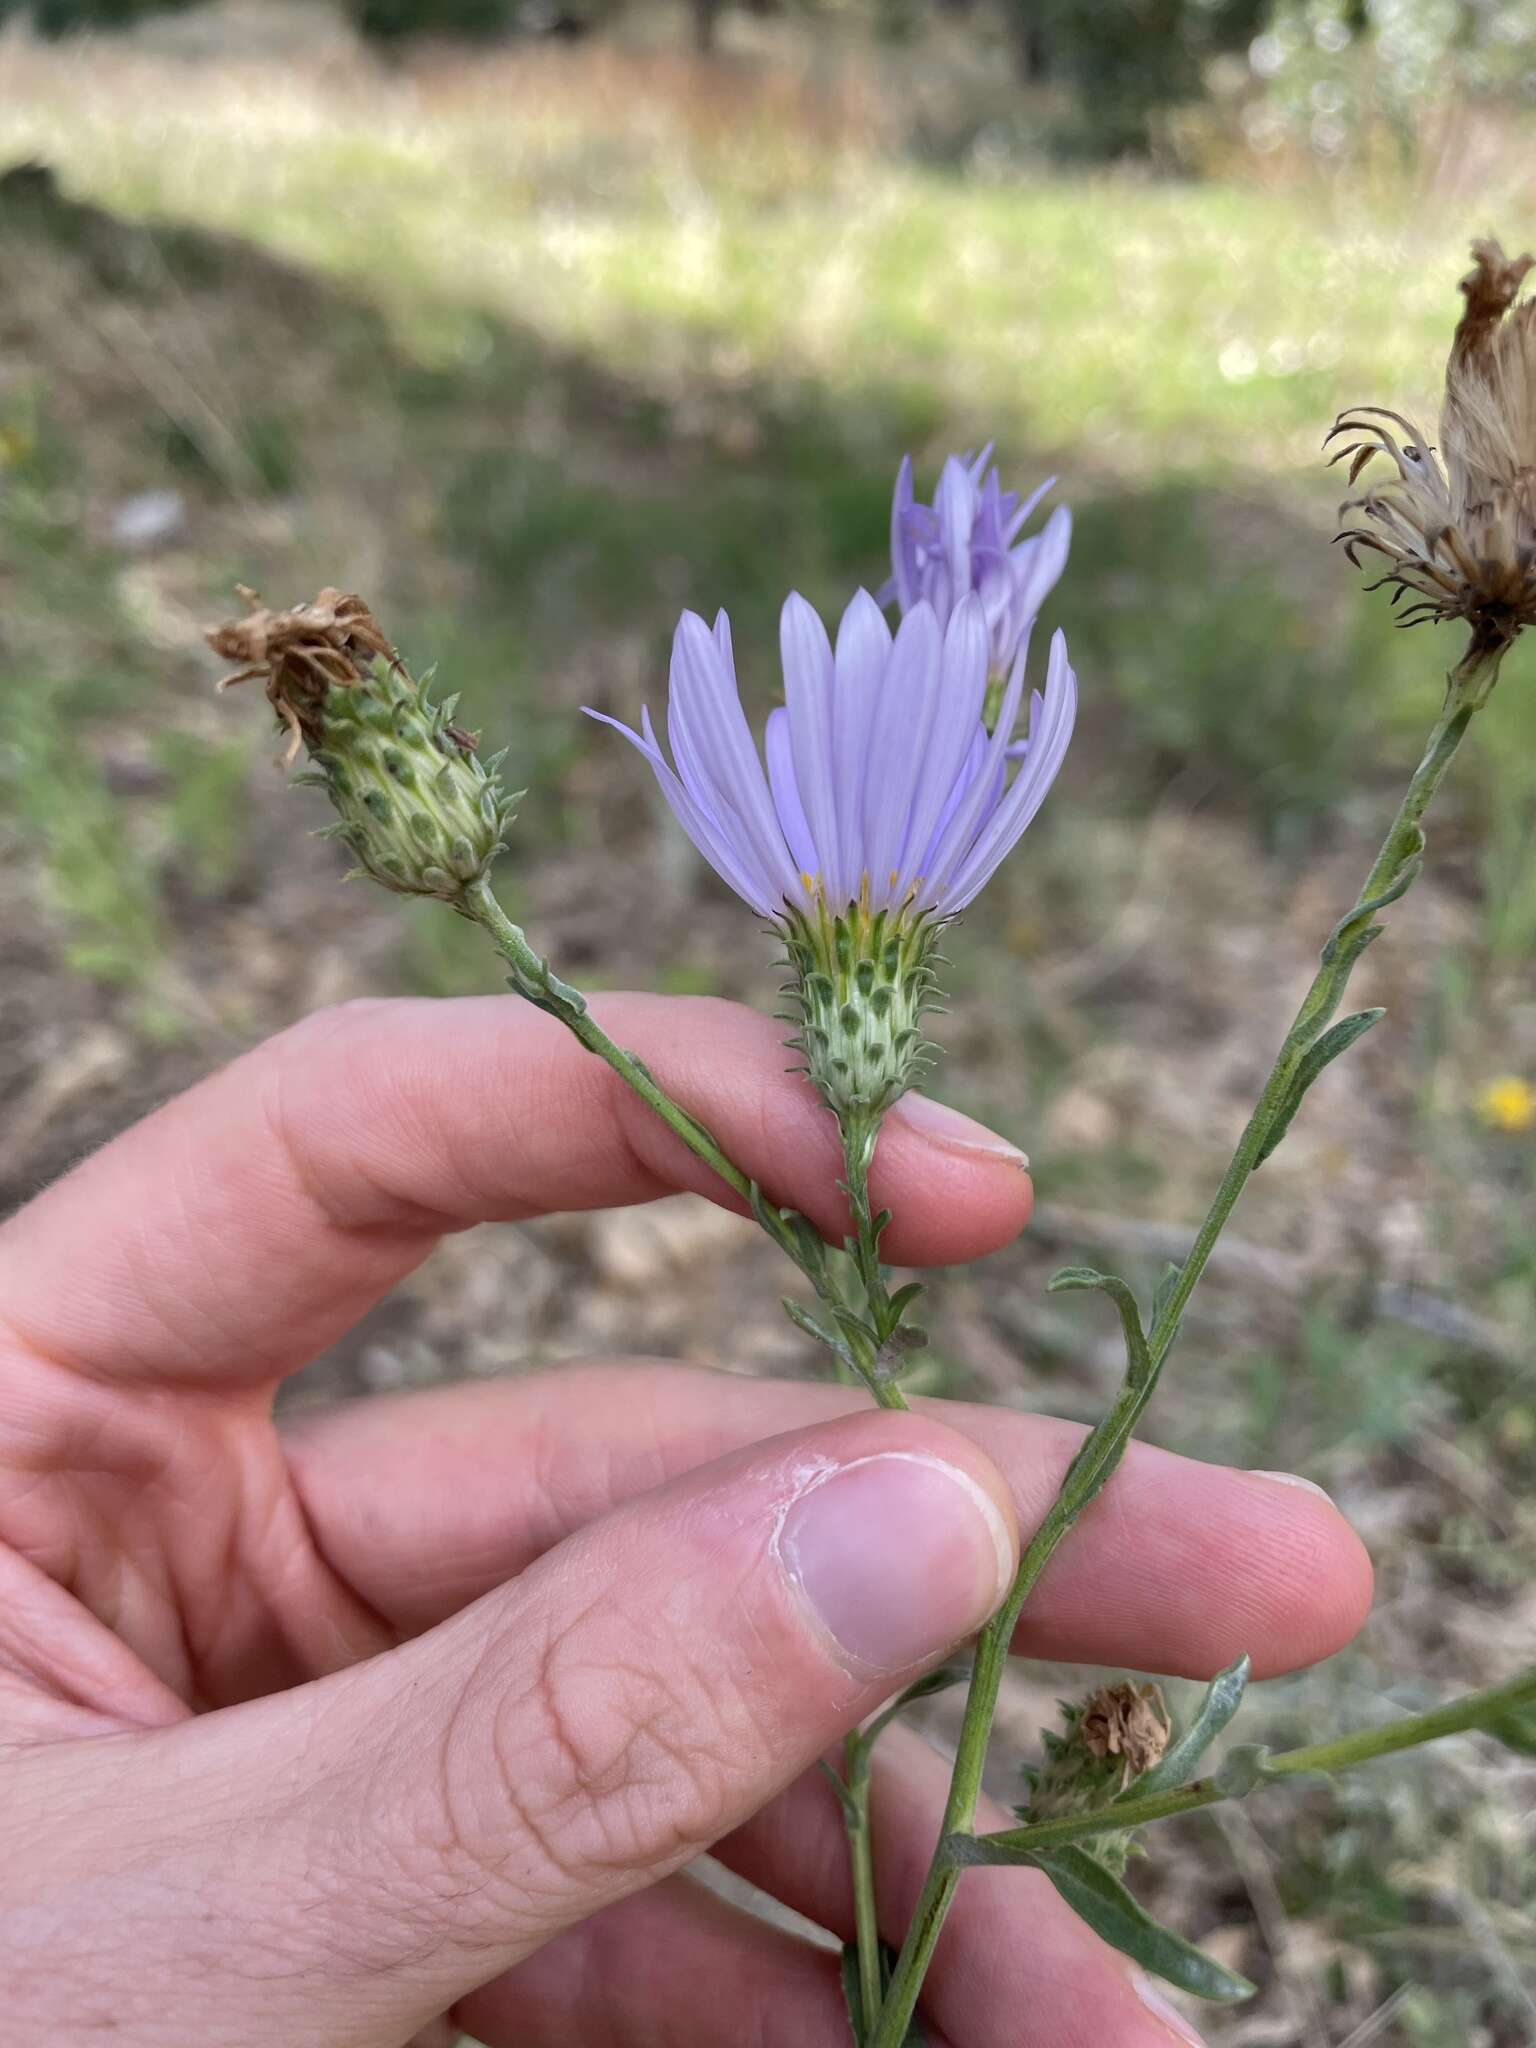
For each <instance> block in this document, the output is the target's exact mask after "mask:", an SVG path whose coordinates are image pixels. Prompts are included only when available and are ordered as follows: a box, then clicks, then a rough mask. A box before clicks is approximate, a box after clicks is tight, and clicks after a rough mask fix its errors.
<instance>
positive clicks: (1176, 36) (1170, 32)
mask: <svg viewBox="0 0 1536 2048" xmlns="http://www.w3.org/2000/svg"><path fill="white" fill-rule="evenodd" d="M1271 4H1272V0H1125V4H1123V5H1121V6H1118V7H1104V6H1084V5H1083V4H1082V0H1004V5H1005V6H1007V7H1009V8H1010V9H1011V10H1012V11H1013V12H1014V13H1015V14H1016V15H1017V17H1018V22H1019V34H1020V36H1021V38H1022V39H1023V40H1022V41H1021V49H1022V50H1023V51H1024V52H1026V53H1027V58H1026V61H1029V60H1031V59H1032V62H1033V67H1034V68H1035V69H1036V70H1037V71H1038V72H1039V73H1040V74H1042V75H1043V76H1044V77H1045V78H1046V79H1048V80H1052V81H1058V82H1060V83H1061V84H1063V85H1066V86H1068V87H1069V88H1070V89H1071V91H1072V93H1073V99H1074V113H1073V117H1072V120H1071V122H1070V123H1069V125H1068V127H1067V129H1066V132H1065V134H1064V136H1063V140H1064V141H1065V142H1066V143H1067V144H1069V145H1070V146H1075V147H1076V148H1078V149H1079V150H1082V151H1084V152H1086V153H1091V154H1093V155H1098V156H1121V155H1124V154H1126V153H1128V152H1140V151H1144V150H1145V149H1147V148H1148V146H1149V145H1150V143H1151V142H1152V140H1153V138H1154V128H1155V124H1156V119H1157V116H1158V115H1159V114H1160V113H1161V112H1162V111H1163V110H1164V109H1165V108H1167V107H1170V106H1173V105H1176V104H1177V103H1178V102H1179V101H1181V100H1189V99H1194V98H1197V97H1198V96H1199V94H1200V91H1201V88H1202V82H1203V78H1204V72H1205V67H1206V65H1207V64H1208V63H1209V62H1210V60H1211V59H1212V58H1213V57H1216V56H1219V55H1220V54H1221V53H1222V52H1224V51H1233V50H1242V49H1246V47H1247V46H1248V44H1249V43H1250V42H1251V41H1252V40H1253V38H1254V37H1255V36H1256V35H1257V34H1258V32H1259V31H1260V29H1261V28H1262V27H1263V26H1264V23H1265V20H1266V19H1267V17H1268V15H1269V12H1270V8H1271Z"/></svg>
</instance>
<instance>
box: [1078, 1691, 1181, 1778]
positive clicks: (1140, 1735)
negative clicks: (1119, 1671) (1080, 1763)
mask: <svg viewBox="0 0 1536 2048" xmlns="http://www.w3.org/2000/svg"><path fill="white" fill-rule="evenodd" d="M1078 1726H1079V1730H1080V1732H1081V1734H1082V1738H1083V1747H1084V1748H1085V1749H1086V1750H1087V1751H1088V1754H1089V1755H1090V1756H1097V1757H1118V1758H1120V1759H1121V1778H1122V1784H1123V1785H1128V1784H1129V1783H1130V1781H1131V1779H1132V1778H1139V1777H1140V1776H1141V1774H1142V1772H1143V1771H1150V1770H1151V1768H1152V1766H1153V1765H1154V1764H1155V1763H1156V1762H1158V1760H1159V1759H1160V1758H1161V1756H1162V1754H1163V1751H1164V1750H1165V1749H1166V1748H1167V1747H1168V1737H1169V1735H1170V1734H1171V1733H1172V1730H1171V1728H1170V1726H1169V1722H1168V1709H1167V1707H1166V1706H1165V1704H1164V1702H1163V1696H1162V1693H1161V1692H1160V1691H1159V1690H1158V1688H1157V1687H1156V1686H1155V1685H1132V1684H1131V1683H1130V1682H1129V1681H1128V1680H1122V1681H1121V1683H1120V1684H1119V1685H1105V1686H1101V1687H1100V1688H1099V1690H1098V1691H1097V1692H1096V1693H1094V1694H1093V1695H1092V1696H1091V1697H1090V1698H1088V1699H1087V1700H1085V1701H1084V1702H1083V1711H1082V1718H1081V1720H1080V1721H1079V1723H1078Z"/></svg>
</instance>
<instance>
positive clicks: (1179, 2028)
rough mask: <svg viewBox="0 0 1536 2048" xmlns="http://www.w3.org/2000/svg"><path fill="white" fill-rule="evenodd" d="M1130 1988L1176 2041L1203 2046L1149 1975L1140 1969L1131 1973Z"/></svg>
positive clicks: (1201, 2039)
mask: <svg viewBox="0 0 1536 2048" xmlns="http://www.w3.org/2000/svg"><path fill="white" fill-rule="evenodd" d="M1131 1989H1132V1990H1133V1991H1134V1992H1135V1993H1136V1996H1137V1997H1138V1998H1139V1999H1140V2000H1141V2002H1142V2004H1143V2005H1144V2006H1145V2007H1146V2008H1147V2011H1148V2012H1150V2013H1152V2014H1154V2015H1155V2016H1156V2017H1157V2018H1158V2019H1160V2020H1161V2021H1162V2023H1163V2025H1164V2026H1165V2027H1166V2028H1167V2029H1168V2031H1169V2032H1170V2033H1171V2034H1172V2036H1173V2038H1174V2039H1175V2040H1176V2041H1186V2042H1188V2043H1189V2048H1205V2041H1204V2038H1203V2037H1202V2036H1201V2035H1199V2034H1197V2033H1196V2032H1195V2030H1194V2028H1193V2027H1192V2026H1191V2025H1190V2024H1189V2021H1188V2020H1187V2019H1185V2017H1184V2015H1183V2013H1181V2012H1180V2011H1179V2009H1178V2007H1177V2006H1175V2005H1171V2004H1170V2003H1169V2001H1168V2000H1167V1999H1166V1998H1164V1996H1163V1994H1162V1992H1161V1991H1159V1990H1158V1988H1157V1986H1156V1985H1155V1984H1154V1983H1153V1982H1152V1979H1151V1978H1150V1977H1147V1976H1144V1975H1143V1974H1142V1972H1141V1971H1140V1970H1133V1971H1132V1973H1131Z"/></svg>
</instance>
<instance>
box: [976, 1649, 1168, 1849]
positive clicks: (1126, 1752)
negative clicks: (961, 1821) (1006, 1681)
mask: <svg viewBox="0 0 1536 2048" xmlns="http://www.w3.org/2000/svg"><path fill="white" fill-rule="evenodd" d="M1061 1717H1062V1725H1063V1732H1062V1733H1061V1734H1060V1735H1057V1734H1054V1733H1052V1731H1051V1730H1050V1729H1042V1730H1041V1741H1042V1743H1043V1745H1044V1748H1045V1760H1044V1762H1043V1763H1042V1764H1040V1765H1039V1767H1038V1768H1032V1767H1030V1766H1028V1765H1026V1766H1025V1771H1024V1775H1025V1777H1026V1778H1027V1779H1028V1781H1029V1788H1030V1801H1029V1804H1028V1805H1027V1806H1020V1807H1018V1808H1016V1809H1015V1811H1016V1812H1017V1814H1018V1817H1019V1819H1020V1820H1022V1821H1024V1822H1026V1823H1031V1822H1034V1821H1042V1820H1062V1819H1064V1818H1065V1817H1066V1816H1067V1815H1068V1814H1076V1813H1093V1812H1096V1811H1097V1810H1098V1809H1099V1808H1100V1807H1104V1806H1108V1805H1109V1803H1110V1801H1111V1800H1112V1799H1114V1798H1115V1797H1116V1796H1117V1795H1118V1794H1119V1793H1121V1792H1123V1791H1124V1790H1125V1788H1126V1787H1127V1786H1128V1785H1130V1784H1132V1783H1133V1782H1134V1781H1135V1780H1136V1779H1137V1778H1139V1777H1140V1776H1141V1775H1142V1773H1143V1772H1144V1771H1150V1770H1151V1768H1152V1766H1153V1765H1154V1764H1155V1763H1156V1762H1157V1761H1158V1759H1159V1758H1160V1757H1161V1756H1162V1754H1163V1751H1164V1750H1165V1749H1166V1748H1167V1747H1168V1738H1169V1736H1170V1735H1171V1733H1172V1726H1171V1723H1170V1721H1169V1718H1168V1709H1167V1707H1166V1706H1165V1704H1164V1702H1163V1695H1162V1693H1161V1691H1160V1690H1159V1689H1158V1687H1157V1686H1155V1685H1132V1684H1130V1683H1129V1682H1128V1681H1124V1680H1122V1682H1121V1683H1120V1684H1119V1685H1105V1686H1101V1687H1100V1688H1099V1690H1098V1691H1097V1692H1094V1693H1090V1694H1089V1696H1088V1698H1087V1699H1086V1700H1084V1701H1083V1702H1082V1704H1081V1705H1079V1704H1078V1703H1077V1702H1076V1701H1075V1700H1063V1701H1062V1702H1061ZM1131 1841H1132V1836H1131V1832H1130V1831H1129V1830H1126V1831H1124V1832H1122V1833H1119V1834H1112V1835H1093V1836H1091V1837H1089V1839H1088V1840H1086V1841H1085V1842H1083V1843H1082V1845H1081V1846H1082V1847H1083V1848H1084V1849H1086V1850H1087V1851H1088V1853H1089V1855H1090V1856H1094V1857H1096V1858H1097V1859H1098V1861H1099V1862H1100V1863H1102V1864H1103V1865H1104V1866H1105V1868H1106V1869H1108V1870H1112V1871H1113V1872H1114V1873H1115V1875H1116V1876H1117V1877H1118V1876H1119V1875H1120V1874H1121V1873H1122V1872H1123V1871H1124V1869H1125V1864H1126V1858H1127V1857H1128V1856H1129V1854H1130V1850H1131Z"/></svg>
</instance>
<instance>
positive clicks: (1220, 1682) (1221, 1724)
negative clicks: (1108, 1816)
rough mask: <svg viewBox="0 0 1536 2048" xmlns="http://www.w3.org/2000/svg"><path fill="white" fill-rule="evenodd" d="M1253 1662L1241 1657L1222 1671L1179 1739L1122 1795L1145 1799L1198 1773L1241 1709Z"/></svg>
mask: <svg viewBox="0 0 1536 2048" xmlns="http://www.w3.org/2000/svg"><path fill="white" fill-rule="evenodd" d="M1248 1670H1249V1664H1248V1659H1247V1658H1246V1657H1239V1658H1238V1660H1237V1662H1236V1663H1235V1664H1229V1665H1228V1666H1227V1668H1226V1670H1225V1671H1219V1672H1218V1673H1217V1674H1216V1676H1215V1677H1214V1678H1213V1679H1212V1680H1211V1682H1210V1684H1209V1685H1208V1686H1207V1687H1206V1689H1205V1698H1204V1699H1203V1700H1202V1701H1201V1702H1200V1707H1199V1711H1198V1712H1197V1713H1196V1715H1195V1718H1194V1719H1193V1720H1192V1721H1191V1722H1190V1724H1189V1726H1188V1727H1187V1728H1186V1729H1185V1730H1184V1733H1183V1734H1182V1735H1181V1736H1180V1737H1179V1738H1178V1740H1177V1741H1176V1742H1172V1743H1170V1744H1169V1746H1168V1748H1167V1749H1166V1750H1164V1752H1163V1754H1162V1756H1161V1758H1160V1759H1159V1760H1158V1761H1157V1762H1156V1763H1155V1764H1154V1765H1153V1766H1152V1768H1151V1770H1150V1771H1143V1772H1142V1774H1141V1776H1140V1777H1139V1778H1135V1779H1133V1780H1132V1782H1131V1783H1130V1784H1129V1785H1127V1787H1126V1788H1125V1790H1124V1791H1123V1792H1122V1793H1121V1794H1120V1795H1119V1797H1120V1798H1121V1799H1145V1798H1146V1797H1147V1795H1148V1794H1149V1793H1151V1792H1172V1791H1173V1790H1174V1789H1175V1788H1176V1787H1177V1786H1179V1785H1184V1784H1187V1783H1188V1782H1189V1780H1190V1779H1191V1778H1192V1777H1193V1776H1194V1775H1195V1766H1196V1764H1198V1763H1199V1761H1200V1759H1201V1757H1203V1756H1204V1755H1205V1752H1206V1751H1207V1750H1208V1749H1209V1748H1210V1746H1211V1744H1212V1743H1213V1742H1214V1741H1215V1740H1216V1738H1217V1736H1218V1735H1219V1734H1220V1733H1221V1731H1222V1729H1223V1728H1225V1727H1226V1725H1227V1723H1228V1722H1229V1721H1230V1720H1231V1718H1232V1716H1233V1715H1234V1714H1235V1713H1236V1712H1237V1710H1238V1707H1239V1705H1240V1704H1241V1702H1242V1697H1243V1694H1244V1692H1245V1691H1246V1690H1247V1686H1248Z"/></svg>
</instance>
